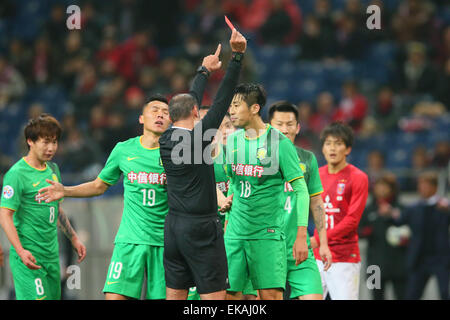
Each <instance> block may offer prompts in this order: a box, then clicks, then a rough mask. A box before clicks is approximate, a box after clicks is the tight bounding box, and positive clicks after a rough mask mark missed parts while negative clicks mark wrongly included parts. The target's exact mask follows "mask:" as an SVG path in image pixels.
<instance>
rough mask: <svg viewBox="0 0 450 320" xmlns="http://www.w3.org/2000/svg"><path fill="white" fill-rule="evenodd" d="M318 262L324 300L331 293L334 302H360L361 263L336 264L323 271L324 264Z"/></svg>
mask: <svg viewBox="0 0 450 320" xmlns="http://www.w3.org/2000/svg"><path fill="white" fill-rule="evenodd" d="M316 261H317V267H318V268H319V272H320V277H321V278H322V287H323V298H324V299H325V297H326V296H327V293H328V292H329V293H330V298H331V299H332V300H358V298H359V277H360V270H361V262H358V263H350V262H334V263H333V264H332V265H331V267H330V269H328V270H327V271H323V262H322V261H320V260H316Z"/></svg>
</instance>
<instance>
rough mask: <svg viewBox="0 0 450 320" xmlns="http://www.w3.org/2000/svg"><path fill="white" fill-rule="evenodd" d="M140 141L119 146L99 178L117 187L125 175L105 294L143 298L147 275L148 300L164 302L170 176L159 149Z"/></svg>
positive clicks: (131, 141)
mask: <svg viewBox="0 0 450 320" xmlns="http://www.w3.org/2000/svg"><path fill="white" fill-rule="evenodd" d="M141 139H142V137H135V138H131V139H128V140H127V141H124V142H119V143H118V144H117V145H116V146H115V147H114V149H113V151H112V152H111V154H110V156H109V158H108V160H107V161H106V164H105V167H104V168H103V170H102V171H101V172H100V174H99V176H98V177H99V179H101V180H102V181H103V182H105V183H107V184H108V185H113V184H115V183H117V182H118V181H119V178H120V176H121V174H123V186H124V208H123V214H122V220H121V222H120V226H119V230H118V232H117V235H116V239H115V242H114V243H115V248H114V252H113V256H112V258H111V263H110V266H109V269H108V274H107V278H106V283H105V287H104V289H103V292H111V293H116V294H120V295H124V296H127V297H131V298H135V299H139V298H140V296H141V289H142V281H143V279H144V274H145V272H146V271H147V273H148V274H147V276H148V286H147V299H165V296H166V295H165V290H166V289H165V280H164V267H163V260H162V258H163V250H164V249H163V246H164V220H165V217H166V214H167V212H168V203H167V191H166V174H165V173H164V168H163V166H162V162H161V157H160V154H159V147H157V148H145V147H144V146H143V145H142V142H141Z"/></svg>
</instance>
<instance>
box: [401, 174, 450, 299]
mask: <svg viewBox="0 0 450 320" xmlns="http://www.w3.org/2000/svg"><path fill="white" fill-rule="evenodd" d="M437 184H438V175H437V173H436V172H431V171H428V172H424V173H422V174H420V176H419V178H418V183H417V191H418V193H419V195H420V197H421V200H420V201H419V202H418V203H416V204H414V205H413V206H411V207H409V208H408V209H407V210H404V211H402V212H401V215H399V216H398V217H397V219H396V223H397V224H408V226H409V227H410V228H411V240H410V244H409V248H408V254H407V268H408V286H407V291H406V299H411V300H418V299H420V298H421V296H422V294H423V291H424V289H425V286H426V284H427V282H428V280H429V279H430V277H431V276H433V275H435V276H436V277H437V280H438V286H439V292H440V296H441V299H442V300H447V299H449V277H450V272H449V269H450V241H449V240H450V229H449V227H450V211H449V202H448V199H446V198H443V197H441V196H440V195H439V194H437Z"/></svg>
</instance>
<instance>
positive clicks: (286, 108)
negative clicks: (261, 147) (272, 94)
mask: <svg viewBox="0 0 450 320" xmlns="http://www.w3.org/2000/svg"><path fill="white" fill-rule="evenodd" d="M276 111H278V112H292V113H293V114H294V115H295V120H296V121H297V123H298V109H297V106H296V105H294V104H293V103H290V102H289V101H287V100H282V101H277V102H274V103H273V104H272V105H271V106H270V107H269V122H270V121H272V118H273V115H274V114H275V112H276Z"/></svg>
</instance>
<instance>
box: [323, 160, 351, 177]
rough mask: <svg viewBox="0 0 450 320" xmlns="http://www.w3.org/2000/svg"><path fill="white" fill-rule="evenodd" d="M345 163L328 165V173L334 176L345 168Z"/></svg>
mask: <svg viewBox="0 0 450 320" xmlns="http://www.w3.org/2000/svg"><path fill="white" fill-rule="evenodd" d="M347 164H348V163H347V161H345V160H343V161H341V162H339V163H336V164H331V163H328V173H330V174H336V173H338V172H339V171H341V170H342V169H344V168H345V167H346V166H347Z"/></svg>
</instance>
